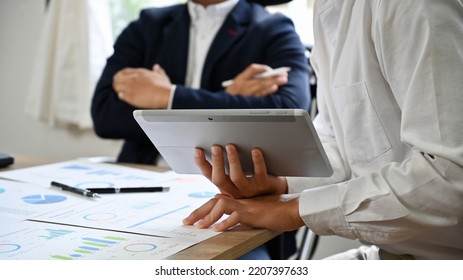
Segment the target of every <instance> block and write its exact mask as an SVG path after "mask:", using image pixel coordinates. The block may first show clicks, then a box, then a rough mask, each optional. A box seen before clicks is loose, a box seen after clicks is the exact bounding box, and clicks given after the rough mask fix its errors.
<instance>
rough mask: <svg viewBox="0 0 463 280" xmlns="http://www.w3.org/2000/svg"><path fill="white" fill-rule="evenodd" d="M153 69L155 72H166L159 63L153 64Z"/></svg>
mask: <svg viewBox="0 0 463 280" xmlns="http://www.w3.org/2000/svg"><path fill="white" fill-rule="evenodd" d="M153 71H154V72H156V73H160V74H164V75H165V74H166V72H165V71H164V68H162V67H161V65H159V64H154V65H153Z"/></svg>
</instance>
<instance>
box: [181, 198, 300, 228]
mask: <svg viewBox="0 0 463 280" xmlns="http://www.w3.org/2000/svg"><path fill="white" fill-rule="evenodd" d="M225 214H226V215H229V217H227V218H225V219H224V220H222V221H221V222H219V223H218V224H215V223H216V222H217V221H219V220H220V219H221V218H222V216H223V215H225ZM183 223H184V224H185V225H194V224H195V225H196V226H197V227H199V228H208V227H210V226H211V225H214V224H215V225H214V226H213V229H214V230H216V231H224V230H227V229H229V228H231V227H234V226H235V225H237V224H239V223H240V224H244V225H247V226H250V227H253V228H267V229H273V230H280V231H290V230H296V229H298V228H300V227H301V226H303V225H304V222H303V220H302V219H301V217H300V216H299V201H298V199H297V198H293V199H291V200H288V201H284V200H282V199H281V197H280V196H279V195H270V196H261V197H257V198H252V199H234V198H231V197H228V196H225V195H217V196H216V197H215V198H213V199H211V200H209V201H208V202H206V203H205V204H204V205H203V206H201V207H200V208H198V209H196V210H195V211H193V212H192V213H191V214H190V215H189V216H188V217H187V218H185V219H184V220H183Z"/></svg>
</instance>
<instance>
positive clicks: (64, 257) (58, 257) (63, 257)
mask: <svg viewBox="0 0 463 280" xmlns="http://www.w3.org/2000/svg"><path fill="white" fill-rule="evenodd" d="M51 257H52V258H54V259H58V260H72V258H70V257H66V256H59V255H54V256H51Z"/></svg>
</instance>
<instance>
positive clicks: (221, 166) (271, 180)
mask: <svg viewBox="0 0 463 280" xmlns="http://www.w3.org/2000/svg"><path fill="white" fill-rule="evenodd" d="M226 152H227V158H228V165H229V169H230V170H229V173H230V175H227V174H226V173H225V162H224V157H223V150H222V147H220V146H213V147H212V148H211V162H209V161H207V159H206V157H205V154H204V151H203V150H202V149H196V151H195V162H196V165H197V166H198V167H199V169H200V170H201V172H202V173H203V175H204V176H206V177H207V178H208V179H209V180H210V181H211V182H212V183H214V184H215V185H216V186H217V187H218V188H219V189H220V191H221V192H222V193H223V194H227V195H229V196H231V197H234V198H244V197H254V196H257V195H262V194H284V193H287V190H288V186H287V182H286V178H284V177H275V176H271V175H268V174H267V167H266V165H265V160H264V156H263V155H262V152H261V151H260V150H259V149H253V151H252V160H253V163H254V175H252V176H246V175H244V173H243V171H242V169H241V162H240V158H239V154H238V150H237V149H236V147H235V146H234V145H227V146H226Z"/></svg>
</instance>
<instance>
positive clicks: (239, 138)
mask: <svg viewBox="0 0 463 280" xmlns="http://www.w3.org/2000/svg"><path fill="white" fill-rule="evenodd" d="M134 117H135V120H136V121H137V122H138V124H139V125H140V127H141V128H142V129H143V131H144V132H145V133H146V135H147V136H148V138H149V139H150V140H151V142H152V143H153V145H154V146H155V147H156V148H157V149H158V151H159V152H160V154H161V155H162V157H163V158H164V159H165V160H166V162H167V163H168V164H169V166H170V167H171V168H172V169H173V170H174V171H175V172H177V173H184V174H185V173H186V174H201V171H200V170H199V168H198V166H196V163H195V161H194V154H195V149H196V148H201V149H203V150H204V152H205V154H206V155H205V156H206V158H207V159H208V160H210V159H211V155H210V149H211V147H212V146H214V145H220V146H222V147H225V145H227V144H234V145H235V146H236V147H237V149H238V151H239V154H240V160H241V167H242V169H243V172H244V173H245V174H253V172H254V167H253V161H252V157H251V151H252V149H253V148H259V149H260V150H261V151H262V152H263V154H264V157H265V161H266V165H267V171H268V173H269V174H271V175H275V176H304V177H325V176H331V174H332V172H333V170H332V168H331V165H330V162H329V160H328V158H327V156H326V154H325V151H324V149H323V146H322V145H321V142H320V140H319V138H318V135H317V132H316V131H315V128H314V127H313V125H312V121H311V119H310V116H309V114H308V113H307V111H305V110H301V109H215V110H213V109H210V110H205V109H203V110H136V111H134ZM225 160H226V161H228V160H227V159H226V155H225ZM225 164H226V165H227V166H225V169H226V172H227V173H228V164H227V163H225Z"/></svg>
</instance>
